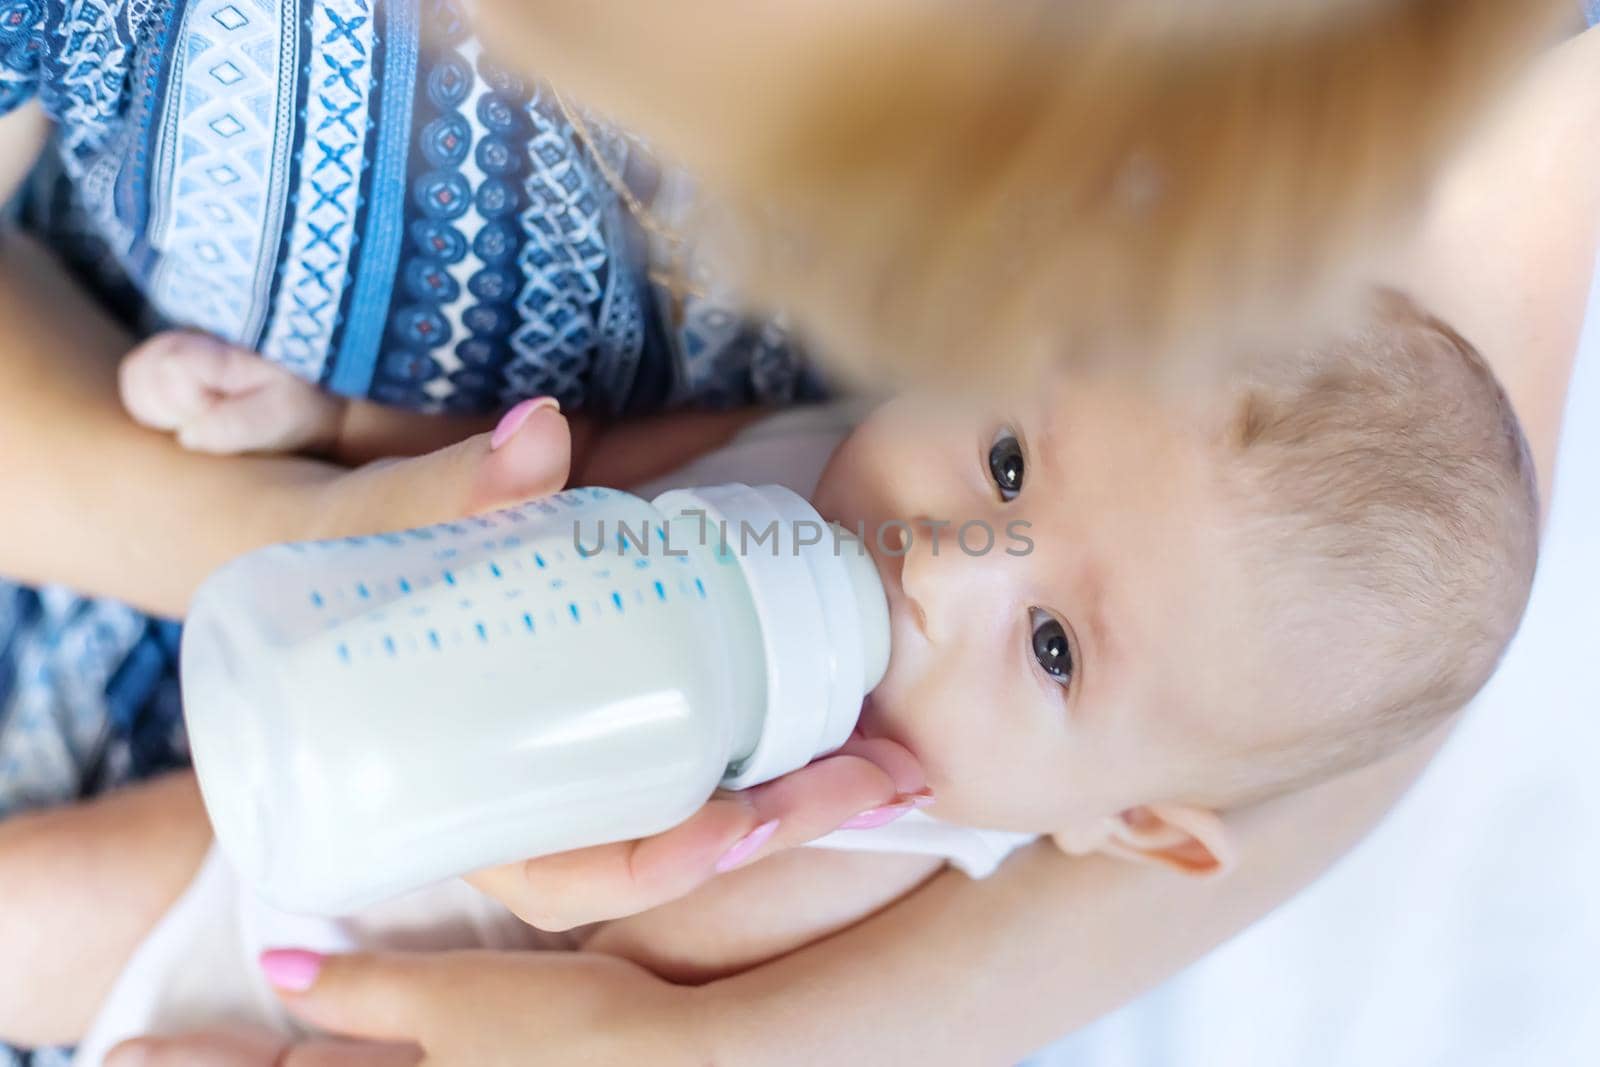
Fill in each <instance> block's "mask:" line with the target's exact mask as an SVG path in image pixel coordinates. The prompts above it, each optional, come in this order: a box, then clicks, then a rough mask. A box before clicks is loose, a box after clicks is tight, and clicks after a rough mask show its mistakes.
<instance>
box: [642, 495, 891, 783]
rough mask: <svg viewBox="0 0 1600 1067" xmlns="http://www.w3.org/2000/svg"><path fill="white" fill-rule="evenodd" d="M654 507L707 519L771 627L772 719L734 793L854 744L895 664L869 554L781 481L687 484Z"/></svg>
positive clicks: (712, 540)
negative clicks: (868, 702) (870, 702)
mask: <svg viewBox="0 0 1600 1067" xmlns="http://www.w3.org/2000/svg"><path fill="white" fill-rule="evenodd" d="M652 503H653V504H654V505H655V507H656V508H657V509H659V510H660V511H661V512H662V513H663V514H666V515H668V516H673V515H678V514H682V513H685V512H696V511H703V512H705V520H704V521H705V523H706V525H705V526H704V527H703V529H704V530H705V531H706V534H707V543H708V547H710V548H711V549H712V550H713V551H722V552H726V553H730V554H731V555H733V556H734V557H735V558H736V559H737V560H738V564H739V569H740V572H741V574H742V575H743V576H744V579H745V583H746V585H747V586H748V587H749V589H750V596H751V599H752V600H753V601H754V602H755V608H756V616H757V618H759V619H760V620H761V640H762V646H763V648H764V649H765V653H766V670H767V708H766V718H765V720H764V721H763V723H762V727H761V736H760V739H759V740H758V741H757V742H756V747H755V751H753V752H752V753H751V754H750V755H749V756H748V757H747V758H746V759H744V760H742V761H740V762H739V763H738V764H737V765H736V766H734V767H731V768H730V769H729V772H728V775H727V777H725V778H724V779H723V781H722V784H723V786H724V788H727V789H744V788H746V787H748V786H752V785H759V784H761V783H762V782H766V781H771V780H772V779H774V778H777V777H779V776H781V775H784V774H787V773H789V772H790V771H792V770H796V769H798V768H800V767H803V766H805V765H806V764H807V763H810V762H811V761H812V760H813V759H815V758H817V757H818V756H821V755H824V754H826V753H829V752H832V751H833V750H834V749H837V748H838V747H839V746H840V745H843V744H844V743H845V741H846V740H847V739H848V738H849V737H850V731H852V730H854V729H855V725H856V720H857V719H858V718H859V717H860V715H861V702H862V700H864V699H865V697H866V695H867V693H868V692H870V691H871V690H872V688H873V687H874V686H876V685H877V684H878V682H880V681H881V680H882V679H883V674H884V671H885V670H887V669H888V665H889V605H888V600H887V599H886V598H885V596H884V592H883V584H882V582H881V580H880V579H879V577H878V571H877V567H876V566H875V565H874V564H873V562H872V559H871V557H870V556H868V554H867V550H866V547H865V546H864V545H862V544H861V543H860V542H859V541H858V540H857V539H856V538H855V537H854V536H853V535H851V534H849V533H847V532H845V531H844V530H843V529H841V528H840V527H838V526H835V525H832V524H829V523H826V522H824V521H823V520H822V517H821V516H820V515H818V514H817V512H816V511H815V510H814V509H813V508H812V507H811V505H810V504H809V503H807V502H806V500H805V498H804V497H802V496H800V495H799V494H797V493H794V492H792V491H790V490H788V489H785V488H783V487H782V486H778V485H762V486H745V485H721V486H714V487H709V488H701V489H676V490H673V491H671V492H668V493H663V494H662V495H661V496H659V497H657V498H656V499H655V500H653V501H652ZM774 527H775V529H776V533H775V535H769V534H768V530H769V529H770V528H774Z"/></svg>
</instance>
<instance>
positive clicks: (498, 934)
mask: <svg viewBox="0 0 1600 1067" xmlns="http://www.w3.org/2000/svg"><path fill="white" fill-rule="evenodd" d="M864 412H865V409H864V407H863V405H862V404H861V403H860V402H852V403H841V404H831V405H826V406H820V407H808V408H795V409H791V410H788V411H784V412H781V413H779V414H777V415H774V416H772V417H770V418H767V419H763V420H761V421H760V422H757V423H753V424H752V425H750V426H749V427H747V428H746V429H745V430H743V431H742V432H741V433H739V434H738V435H737V436H735V437H734V438H733V440H732V441H730V442H729V443H728V444H727V445H726V446H724V447H723V448H720V449H718V450H716V451H715V452H711V453H708V454H706V455H704V456H702V457H700V458H698V459H696V460H695V461H693V462H691V463H689V464H688V465H687V466H685V467H683V468H682V469H680V470H678V471H675V472H673V473H672V474H671V475H669V476H667V477H665V478H661V479H657V480H656V481H653V482H650V483H647V484H645V485H642V486H639V487H637V489H636V490H635V492H637V493H638V495H640V496H644V497H650V496H653V495H654V494H656V493H658V492H664V491H665V490H667V489H671V488H677V487H680V486H690V485H715V484H719V483H724V482H744V483H746V484H776V485H783V486H786V487H787V488H789V489H792V490H794V491H795V492H797V493H800V494H801V495H802V496H805V497H807V498H809V497H810V496H811V495H812V493H813V492H814V491H815V489H816V486H817V482H818V480H819V479H820V478H821V476H822V471H823V468H824V467H825V466H826V465H827V463H828V460H829V458H830V457H831V456H832V455H833V453H834V452H835V450H837V448H838V447H839V444H840V442H841V441H842V440H843V439H844V438H845V436H846V435H847V434H848V433H849V432H850V430H851V428H852V427H854V426H855V425H856V423H857V422H859V421H860V419H861V417H862V416H863V415H864ZM1033 838H1034V835H1031V834H1019V833H1007V832H1002V831H995V830H979V829H975V828H972V827H966V826H956V825H954V824H951V823H946V822H941V821H939V820H938V819H934V818H932V817H931V816H929V815H927V814H926V813H924V812H920V811H913V812H911V813H909V814H907V815H905V816H903V817H902V818H900V819H897V820H896V821H894V822H892V823H890V824H889V825H887V826H881V827H878V828H876V829H872V830H836V831H834V832H833V833H831V834H828V835H826V836H824V837H821V838H818V839H817V840H815V841H813V842H811V844H810V846H809V847H812V848H827V849H837V850H844V851H853V852H890V853H902V854H912V855H919V856H930V857H937V858H939V859H942V860H944V861H946V862H948V863H949V864H951V865H952V866H954V867H956V868H957V869H959V870H961V871H963V872H965V873H966V874H967V875H969V876H971V877H973V878H986V877H988V876H989V875H990V874H992V873H993V872H994V870H995V868H997V867H998V866H999V865H1000V863H1001V862H1002V861H1003V860H1004V859H1005V858H1006V857H1007V856H1008V855H1010V854H1011V852H1012V851H1014V850H1015V849H1017V848H1019V847H1020V846H1022V845H1024V844H1026V843H1028V842H1029V841H1031V840H1033ZM575 945H576V941H575V940H574V939H573V938H571V937H569V936H568V935H563V934H549V933H545V932H542V931H539V930H535V929H533V928H532V927H529V926H527V925H526V924H524V923H522V922H521V921H519V920H518V919H517V918H516V917H515V916H514V915H512V914H511V913H510V912H509V911H507V910H506V909H505V908H503V907H501V906H500V905H499V904H498V903H496V902H494V901H493V900H491V899H489V898H488V897H485V896H483V895H482V894H480V893H478V892H477V891H476V890H474V889H472V888H471V887H470V886H468V885H467V884H466V883H465V882H462V881H459V880H455V881H450V882H443V883H440V884H438V885H435V886H430V887H427V888H425V889H421V890H418V891H417V892H414V893H410V894H407V895H405V896H403V897H400V898H397V899H395V900H392V901H388V902H385V903H384V904H382V905H379V906H376V907H373V908H369V909H366V910H364V911H362V912H361V913H359V914H358V915H355V916H351V917H349V918H345V919H339V920H330V919H316V918H306V917H303V916H294V915H289V914H287V913H285V912H280V911H277V910H276V909H273V908H270V907H268V906H267V905H265V904H263V903H261V902H260V901H259V900H257V899H256V898H255V897H254V896H253V895H252V894H251V893H250V892H249V891H248V890H247V889H246V888H245V887H244V886H243V885H241V884H240V883H239V880H238V878H237V876H236V875H235V874H234V872H233V870H232V868H231V867H230V866H229V865H228V863H227V861H226V860H225V859H224V858H223V857H222V855H221V854H220V853H219V852H217V851H216V850H215V849H213V850H212V852H211V854H210V855H209V856H207V858H206V861H205V864H204V865H203V866H202V868H201V870H200V873H199V874H198V875H196V877H195V879H194V881H193V882H192V883H191V884H190V885H189V887H188V889H187V890H186V891H185V892H184V894H183V896H182V897H180V898H179V900H178V901H177V902H176V903H175V904H174V905H173V906H172V908H171V909H169V910H168V912H167V913H166V915H165V916H163V917H162V919H161V920H160V922H159V923H157V925H156V927H155V928H154V929H153V930H152V931H151V932H150V934H149V935H148V936H147V937H146V938H145V939H144V941H143V942H142V943H141V944H140V945H139V947H138V948H137V949H136V950H135V952H134V954H133V956H132V957H130V959H129V961H128V964H127V966H126V967H124V969H123V972H122V974H121V975H120V976H119V977H118V979H117V982H116V984H115V985H114V986H113V988H112V991H111V993H110V995H109V996H108V997H107V998H106V1001H105V1003H104V1004H103V1005H102V1007H101V1010H100V1013H99V1014H98V1016H97V1017H96V1019H95V1021H94V1023H93V1025H92V1026H91V1028H90V1032H89V1034H88V1035H87V1036H86V1037H85V1039H84V1041H83V1042H82V1043H80V1045H79V1046H78V1052H77V1055H76V1057H75V1058H74V1060H73V1063H74V1064H75V1065H77V1067H91V1065H95V1067H97V1065H98V1064H99V1063H100V1062H101V1061H102V1060H103V1059H104V1057H105V1054H106V1053H107V1052H108V1051H109V1050H110V1049H111V1048H112V1046H114V1045H115V1044H116V1043H117V1042H119V1041H122V1040H124V1039H125V1038H129V1037H136V1036H139V1035H141V1034H170V1033H179V1032H183V1031H186V1030H193V1029H198V1028H206V1027H215V1026H227V1025H256V1026H265V1027H268V1028H270V1029H274V1030H280V1031H282V1032H285V1033H294V1032H298V1031H297V1028H296V1027H295V1024H294V1023H293V1022H292V1020H291V1019H290V1018H289V1016H288V1014H287V1013H286V1012H285V1011H284V1010H283V1008H282V1006H281V1005H280V1004H279V1002H278V999H277V998H276V997H275V996H274V995H273V993H272V991H271V988H270V987H269V986H268V985H267V983H266V981H265V980H264V979H263V978H262V976H261V973H260V969H259V967H258V966H257V964H256V959H257V957H258V956H259V954H260V953H261V952H262V951H264V950H266V949H269V948H279V947H298V948H309V949H313V950H316V951H321V952H349V951H353V950H357V949H364V950H385V949H387V950H407V951H446V950H450V949H464V948H489V949H510V950H516V949H524V950H531V949H567V948H572V947H575Z"/></svg>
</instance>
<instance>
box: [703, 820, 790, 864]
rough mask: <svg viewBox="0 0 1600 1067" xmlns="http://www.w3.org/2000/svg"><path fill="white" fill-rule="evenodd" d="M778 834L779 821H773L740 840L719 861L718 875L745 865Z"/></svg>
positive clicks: (763, 824)
mask: <svg viewBox="0 0 1600 1067" xmlns="http://www.w3.org/2000/svg"><path fill="white" fill-rule="evenodd" d="M777 832H778V820H777V819H771V820H769V821H767V822H764V823H762V824H761V825H760V826H758V827H756V828H755V829H754V830H751V831H750V832H749V833H747V834H745V835H744V836H743V837H741V838H739V840H737V841H735V842H734V844H733V847H732V848H730V849H728V851H726V852H724V853H723V854H722V858H721V859H719V860H718V861H717V873H718V874H727V873H728V872H729V871H731V870H733V869H734V868H735V867H738V866H740V865H741V864H743V863H744V862H745V861H746V860H748V859H749V858H750V857H751V856H753V855H755V854H756V850H757V849H759V848H760V847H761V846H762V845H764V844H766V843H767V841H768V840H769V839H770V838H771V837H772V835H773V834H775V833H777Z"/></svg>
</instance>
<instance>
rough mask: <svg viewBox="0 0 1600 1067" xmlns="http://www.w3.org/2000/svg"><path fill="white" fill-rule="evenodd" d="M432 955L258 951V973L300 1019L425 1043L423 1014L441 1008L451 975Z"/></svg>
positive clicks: (334, 1029)
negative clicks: (259, 968) (260, 952)
mask: <svg viewBox="0 0 1600 1067" xmlns="http://www.w3.org/2000/svg"><path fill="white" fill-rule="evenodd" d="M448 959H449V956H448V954H444V955H438V956H427V955H413V954H405V953H393V954H375V953H355V954H351V955H341V956H324V955H322V954H320V953H317V952H308V951H306V950H304V949H273V950H272V951H269V952H263V953H262V954H261V960H260V963H261V973H262V974H263V975H265V976H266V979H267V981H268V982H270V983H271V984H272V987H273V988H274V989H275V990H276V991H277V993H278V996H279V997H280V998H281V999H282V1000H283V1003H284V1005H285V1006H286V1007H287V1008H288V1009H289V1010H290V1011H291V1012H292V1013H294V1015H295V1016H296V1017H297V1018H299V1019H301V1020H302V1021H304V1022H307V1023H310V1024H311V1025H313V1026H315V1027H317V1028H318V1029H320V1030H325V1031H327V1032H329V1033H333V1034H340V1035H343V1036H345V1037H357V1038H366V1039H369V1040H374V1041H406V1042H421V1043H424V1044H425V1040H424V1039H425V1037H426V1032H427V1031H428V1029H429V1020H430V1019H431V1018H432V1017H433V1013H435V1012H438V1011H441V1010H443V1006H444V1003H445V1001H446V999H447V998H448V994H449V991H450V985H451V984H452V983H451V979H450V970H449V968H448V966H442V965H440V964H441V961H446V960H448Z"/></svg>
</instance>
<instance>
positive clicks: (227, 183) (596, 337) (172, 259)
mask: <svg viewBox="0 0 1600 1067" xmlns="http://www.w3.org/2000/svg"><path fill="white" fill-rule="evenodd" d="M458 2H459V0H394V2H392V3H385V4H378V3H375V0H318V2H313V0H0V111H5V110H9V109H10V108H13V107H15V106H17V105H18V104H19V103H21V102H22V101H24V100H26V99H28V98H30V97H33V96H37V97H38V98H39V99H40V100H41V102H42V103H43V105H44V107H45V110H46V111H47V112H49V114H50V115H52V116H53V117H54V118H55V119H56V121H57V124H58V127H59V133H58V135H57V139H56V143H55V146H54V152H53V158H52V160H51V166H48V167H45V168H42V170H41V173H40V175H39V176H38V178H37V180H36V183H35V188H34V189H33V190H32V194H31V196H30V197H29V198H28V201H27V211H26V212H25V218H26V221H27V222H28V224H29V225H31V226H32V227H33V228H35V229H37V230H38V231H40V232H41V233H42V234H43V235H44V236H45V237H46V238H47V239H49V240H50V241H51V243H52V244H53V245H54V246H55V247H56V248H57V249H58V250H59V251H60V252H62V254H63V255H65V256H66V257H67V258H68V259H70V260H72V261H73V264H74V266H76V267H77V268H78V270H79V271H80V273H82V274H85V275H86V276H88V277H90V278H91V279H92V280H97V281H99V282H101V283H102V284H103V285H106V286H108V287H110V288H114V289H117V290H120V291H121V292H123V293H124V294H126V296H127V300H126V302H127V304H128V305H129V311H130V313H132V314H134V315H136V316H137V317H138V319H139V320H140V321H141V322H143V323H144V324H145V325H147V326H149V327H155V326H159V325H166V324H183V325H190V326H195V327H199V328H203V329H206V330H209V331H211V332H213V333H216V334H218V335H219V336H222V337H225V338H227V339H229V340H232V341H236V342H239V343H242V344H244V345H247V346H249V347H251V348H256V349H258V350H259V351H261V352H262V354H263V355H265V356H266V357H267V358H268V359H271V360H274V361H276V362H279V363H281V364H283V365H284V366H286V367H288V368H289V369H291V370H292V371H294V372H295V373H296V374H298V375H300V376H302V377H304V378H306V379H308V380H310V381H314V382H318V383H320V384H322V385H324V386H325V387H327V388H329V389H331V390H333V391H334V392H337V393H340V394H342V395H347V396H360V397H369V398H372V399H376V400H379V401H382V402H384V403H389V404H394V405H399V406H404V407H409V408H416V409H421V410H428V411H472V412H484V411H491V410H495V409H500V408H504V407H508V406H509V405H511V404H513V403H515V402H516V401H518V400H521V399H524V398H526V397H528V396H531V395H536V394H550V395H554V396H556V397H558V398H559V399H560V400H561V402H562V405H563V406H564V407H566V408H567V409H569V410H582V409H585V408H589V409H595V410H599V411H602V412H608V413H622V412H635V411H647V410H654V409H658V408H661V407H665V406H670V405H674V404H682V403H688V402H697V403H716V404H735V403H748V402H757V403H784V402H787V401H790V400H793V399H796V398H797V397H803V396H806V395H810V393H812V392H814V391H815V390H814V388H813V387H814V383H813V382H812V381H811V379H810V378H808V377H807V375H806V374H805V373H804V370H803V366H802V364H801V361H800V359H799V356H798V353H797V352H796V351H795V349H794V347H793V346H792V345H791V344H789V342H788V339H787V337H786V336H784V335H783V331H782V330H781V328H780V327H778V326H776V325H775V324H772V323H751V324H745V323H742V322H741V321H740V320H739V319H738V318H737V317H736V316H734V315H733V314H731V312H730V309H729V308H728V307H727V306H725V305H723V304H722V303H720V302H718V301H716V300H711V299H708V298H705V297H692V298H690V299H689V300H688V303H687V305H686V306H685V307H674V306H673V302H672V301H671V300H670V299H668V297H667V294H665V293H664V292H663V291H662V290H661V288H660V287H659V286H658V285H657V284H656V283H655V282H654V281H652V277H651V270H650V266H651V264H650V262H649V260H650V254H649V248H648V246H649V242H648V240H647V239H646V234H645V231H644V230H643V228H642V227H641V226H640V224H639V221H638V220H637V219H635V218H634V217H632V215H631V214H630V212H629V210H628V208H627V205H626V204H625V203H624V198H623V197H621V196H619V194H618V191H617V190H616V189H615V188H614V187H613V184H612V181H610V180H608V177H610V178H613V179H615V177H616V176H626V178H625V180H627V181H628V183H629V185H630V186H631V187H632V188H630V190H629V192H630V195H632V196H633V197H634V198H635V199H638V200H642V201H645V202H648V201H650V200H651V198H652V195H653V193H654V191H655V190H656V189H657V188H659V187H660V186H661V184H662V183H661V175H659V174H658V173H657V172H656V169H655V167H654V165H653V162H652V161H651V160H650V158H649V156H648V153H646V152H645V151H644V150H643V147H642V146H641V145H639V144H638V143H637V142H636V141H634V140H633V139H631V138H628V137H625V136H622V135H620V134H618V133H617V132H616V131H613V130H610V129H608V128H607V127H606V126H605V125H604V124H603V123H596V122H591V121H588V120H587V118H586V120H585V121H584V123H583V126H584V128H585V133H592V140H593V142H594V143H589V139H588V138H587V137H586V136H580V132H579V131H577V130H575V129H574V128H573V125H572V123H571V122H570V121H569V119H568V115H567V112H566V110H565V109H564V108H562V107H561V106H560V104H559V102H558V101H557V100H556V99H555V98H554V97H553V96H551V94H550V93H549V92H548V91H547V90H546V89H544V88H543V87H542V86H539V85H537V84H532V83H529V82H526V81H525V80H524V79H522V78H520V77H517V76H515V75H513V74H511V73H509V72H508V71H507V70H506V69H504V68H503V67H501V66H500V65H498V64H497V63H495V62H494V61H493V59H492V58H491V57H489V56H488V55H486V54H485V52H484V49H483V46H482V43H481V42H480V41H479V40H478V39H477V38H476V37H474V36H473V34H472V33H471V32H470V30H469V29H468V27H467V26H466V24H465V23H464V21H463V19H462V16H461V12H460V10H459V8H458ZM729 324H733V326H732V327H731V328H730V325H729ZM763 335H765V337H764V338H763ZM773 337H776V338H777V339H778V343H777V345H776V346H774V345H773V344H772V343H771V339H772V338H773ZM774 360H776V361H777V362H778V363H780V364H782V365H781V366H775V365H774ZM758 364H759V365H760V368H761V369H760V370H759V372H758V370H757V365H758ZM774 371H776V373H774Z"/></svg>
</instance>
